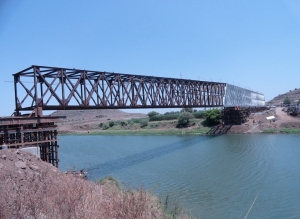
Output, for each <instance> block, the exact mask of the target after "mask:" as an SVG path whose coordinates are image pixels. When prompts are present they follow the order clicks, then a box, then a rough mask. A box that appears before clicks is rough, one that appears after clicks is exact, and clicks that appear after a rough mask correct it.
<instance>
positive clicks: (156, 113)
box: [147, 111, 159, 118]
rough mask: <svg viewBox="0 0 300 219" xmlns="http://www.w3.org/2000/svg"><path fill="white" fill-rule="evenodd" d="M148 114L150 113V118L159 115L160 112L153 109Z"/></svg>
mask: <svg viewBox="0 0 300 219" xmlns="http://www.w3.org/2000/svg"><path fill="white" fill-rule="evenodd" d="M147 115H148V116H149V118H150V117H152V116H156V115H159V113H158V112H155V111H151V112H149V113H148V114H147Z"/></svg>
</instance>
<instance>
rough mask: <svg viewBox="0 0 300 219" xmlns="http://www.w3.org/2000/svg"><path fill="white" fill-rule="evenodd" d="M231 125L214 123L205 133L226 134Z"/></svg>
mask: <svg viewBox="0 0 300 219" xmlns="http://www.w3.org/2000/svg"><path fill="white" fill-rule="evenodd" d="M231 127H232V125H222V126H220V125H216V126H213V127H211V129H210V130H209V131H208V132H207V133H206V134H208V135H223V134H226V133H227V132H228V131H229V130H230V129H231Z"/></svg>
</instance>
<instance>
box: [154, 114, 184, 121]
mask: <svg viewBox="0 0 300 219" xmlns="http://www.w3.org/2000/svg"><path fill="white" fill-rule="evenodd" d="M179 115H180V114H179V113H178V114H167V115H157V116H152V117H150V121H163V120H173V119H178V117H179Z"/></svg>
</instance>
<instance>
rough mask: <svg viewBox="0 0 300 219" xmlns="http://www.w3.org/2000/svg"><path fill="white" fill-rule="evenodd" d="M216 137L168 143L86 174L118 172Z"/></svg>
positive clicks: (93, 167) (108, 162)
mask: <svg viewBox="0 0 300 219" xmlns="http://www.w3.org/2000/svg"><path fill="white" fill-rule="evenodd" d="M215 137H216V136H207V137H201V138H199V137H191V138H187V139H184V140H182V141H178V142H175V143H170V144H167V145H163V146H160V147H157V148H152V149H149V150H146V151H143V152H140V153H136V154H133V155H129V156H126V157H122V158H117V159H115V160H111V161H107V162H105V163H102V164H98V165H94V166H92V167H91V168H89V169H87V171H88V172H91V173H92V174H93V175H98V176H99V175H100V176H103V175H108V174H111V173H112V172H115V171H119V170H122V169H125V168H128V167H131V166H135V165H137V164H140V163H142V162H146V161H149V160H151V159H153V158H158V157H161V156H164V155H167V154H169V153H172V152H175V151H178V150H182V149H185V148H187V147H190V146H192V145H195V144H199V143H201V142H204V141H207V140H210V139H213V138H215Z"/></svg>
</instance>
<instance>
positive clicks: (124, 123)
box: [120, 121, 128, 126]
mask: <svg viewBox="0 0 300 219" xmlns="http://www.w3.org/2000/svg"><path fill="white" fill-rule="evenodd" d="M127 124H128V123H127V122H126V121H120V125H121V126H126V125H127Z"/></svg>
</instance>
